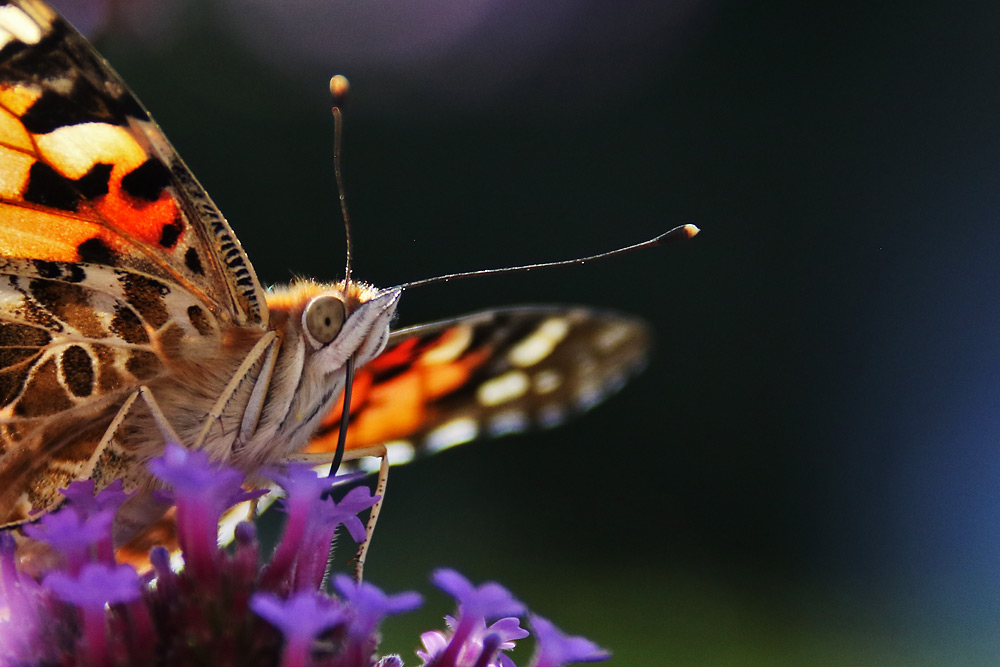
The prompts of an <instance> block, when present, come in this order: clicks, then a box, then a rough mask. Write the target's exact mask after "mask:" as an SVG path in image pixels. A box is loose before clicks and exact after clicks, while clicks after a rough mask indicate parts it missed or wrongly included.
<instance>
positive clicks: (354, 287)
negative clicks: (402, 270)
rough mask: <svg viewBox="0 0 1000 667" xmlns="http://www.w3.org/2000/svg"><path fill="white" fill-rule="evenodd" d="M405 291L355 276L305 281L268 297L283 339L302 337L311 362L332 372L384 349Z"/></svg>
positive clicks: (304, 350)
mask: <svg viewBox="0 0 1000 667" xmlns="http://www.w3.org/2000/svg"><path fill="white" fill-rule="evenodd" d="M401 293H402V290H400V289H399V288H390V289H378V288H376V287H373V286H371V285H368V284H365V283H359V282H354V281H351V282H350V283H348V284H347V285H346V287H345V284H344V283H343V282H340V283H335V284H322V283H316V282H312V281H302V282H298V283H295V284H293V285H290V286H288V287H283V288H279V289H277V290H275V291H272V292H271V293H270V294H269V295H268V299H267V302H268V308H269V309H270V310H271V316H272V318H275V319H274V325H276V326H275V328H276V329H277V330H278V331H279V332H282V334H283V337H284V338H285V340H286V341H291V340H293V339H298V341H301V342H302V349H303V353H304V356H305V358H306V359H307V360H308V361H309V363H308V364H307V366H312V367H314V368H316V369H317V370H321V371H324V372H326V373H330V372H332V371H335V370H337V369H339V368H341V367H342V366H343V365H344V364H345V363H346V362H347V359H348V358H349V357H351V356H352V355H353V356H354V358H355V363H357V364H358V365H361V364H364V363H365V362H367V361H369V360H371V359H372V358H374V357H375V356H376V355H378V353H379V352H381V351H382V349H383V348H384V347H385V344H386V341H387V340H388V339H389V324H390V322H391V321H392V318H393V316H394V315H395V314H396V306H397V304H398V303H399V296H400V294H401Z"/></svg>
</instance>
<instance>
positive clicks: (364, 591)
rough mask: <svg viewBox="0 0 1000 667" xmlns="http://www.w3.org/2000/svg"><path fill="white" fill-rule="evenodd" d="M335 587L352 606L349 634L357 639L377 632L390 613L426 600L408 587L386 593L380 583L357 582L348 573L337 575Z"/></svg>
mask: <svg viewBox="0 0 1000 667" xmlns="http://www.w3.org/2000/svg"><path fill="white" fill-rule="evenodd" d="M333 587H334V588H335V589H336V590H337V592H338V593H340V595H341V596H342V597H343V598H344V601H345V602H347V604H349V605H350V607H351V612H352V614H351V623H350V625H349V626H348V629H347V634H348V636H349V637H351V638H353V639H363V638H365V637H368V636H370V635H372V634H374V633H375V631H376V630H378V626H379V625H380V624H381V623H382V621H383V619H385V617H386V616H393V615H395V614H402V613H404V612H407V611H413V610H414V609H416V608H417V607H419V606H420V605H421V604H422V603H423V598H422V597H421V596H420V594H419V593H414V592H412V591H406V592H404V593H397V594H395V595H386V594H385V593H383V592H382V590H381V589H380V588H378V586H374V585H372V584H369V583H367V582H360V583H356V582H355V581H354V580H353V579H351V578H350V577H348V576H347V575H345V574H338V575H337V576H336V577H334V579H333Z"/></svg>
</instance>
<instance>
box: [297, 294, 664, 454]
mask: <svg viewBox="0 0 1000 667" xmlns="http://www.w3.org/2000/svg"><path fill="white" fill-rule="evenodd" d="M649 345H650V336H649V331H648V329H647V327H646V325H645V324H644V323H643V322H642V321H641V320H638V319H635V318H632V317H627V316H625V315H621V314H619V313H614V312H609V311H601V310H595V309H589V308H573V307H558V306H528V307H518V308H507V309H500V310H490V311H484V312H481V313H475V314H472V315H467V316H464V317H459V318H456V319H453V320H446V321H442V322H437V323H433V324H427V325H422V326H416V327H411V328H407V329H401V330H399V331H395V332H393V333H392V335H391V337H390V340H389V344H388V346H387V347H386V349H385V351H384V352H383V353H382V354H381V355H380V356H379V357H377V358H376V359H374V360H373V361H371V362H369V363H368V364H367V365H365V366H364V367H363V368H361V369H359V371H358V372H357V375H356V379H355V384H354V396H353V399H352V401H351V418H350V425H349V428H348V431H347V448H348V456H349V457H350V456H352V455H354V456H358V455H360V454H362V453H363V452H364V451H365V450H366V449H367V448H371V447H373V446H376V445H380V444H389V445H390V448H391V449H392V450H395V453H393V452H390V460H392V462H393V463H399V462H403V461H401V460H400V459H408V458H409V457H410V456H411V455H412V454H417V455H419V454H424V453H433V452H436V451H439V450H441V449H445V448H448V447H451V446H454V445H458V444H461V443H463V442H468V441H470V440H474V439H477V438H483V437H498V436H502V435H507V434H509V433H515V432H519V431H524V430H527V429H531V428H548V427H552V426H555V425H557V424H559V423H561V422H563V421H564V420H566V419H567V418H569V417H571V416H573V415H574V414H578V413H580V412H582V411H584V410H587V409H589V408H590V407H592V406H594V405H596V404H597V403H599V402H600V401H601V400H602V399H603V398H605V397H606V396H608V395H609V394H610V393H612V392H614V391H617V390H618V389H620V388H621V387H622V385H624V383H625V381H626V380H627V378H628V377H629V376H631V375H633V374H634V373H636V372H637V371H639V370H640V369H641V368H642V367H643V365H644V363H645V360H646V357H647V354H648V351H649ZM337 405H338V406H339V405H340V402H338V403H337ZM339 421H340V408H339V407H337V408H335V409H334V410H333V411H332V412H331V413H330V414H329V415H328V416H327V418H326V419H325V420H324V423H323V427H322V428H321V429H320V431H319V432H318V433H317V435H316V438H315V439H314V440H313V442H312V443H311V444H310V446H309V448H308V449H307V453H311V454H312V453H318V452H326V451H333V449H334V447H335V446H336V441H337V434H338V427H339Z"/></svg>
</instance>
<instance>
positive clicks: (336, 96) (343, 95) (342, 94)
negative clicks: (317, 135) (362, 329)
mask: <svg viewBox="0 0 1000 667" xmlns="http://www.w3.org/2000/svg"><path fill="white" fill-rule="evenodd" d="M350 89H351V84H350V83H348V81H347V77H345V76H343V75H341V74H337V75H336V76H334V77H333V78H332V79H330V95H332V96H333V107H332V109H331V111H332V112H333V173H334V176H335V177H336V179H337V197H338V198H339V199H340V215H341V217H343V218H344V236H345V238H346V240H347V262H346V265H345V267H344V292H345V294H346V292H347V284H348V283H349V282H350V281H351V217H350V216H349V215H348V214H347V197H346V195H345V194H344V176H343V174H342V173H341V171H340V151H341V143H342V141H341V138H342V136H343V133H344V115H343V114H342V113H341V111H340V107H342V106H343V105H344V102H346V101H347V93H348V92H349V91H350Z"/></svg>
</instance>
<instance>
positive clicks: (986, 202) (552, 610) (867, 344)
mask: <svg viewBox="0 0 1000 667" xmlns="http://www.w3.org/2000/svg"><path fill="white" fill-rule="evenodd" d="M59 4H60V5H62V7H63V9H64V10H65V11H66V12H67V13H68V14H69V15H70V16H71V17H73V18H74V19H75V20H76V21H77V22H79V23H80V25H81V26H82V27H84V28H86V29H87V30H88V31H89V32H90V34H92V35H94V36H95V38H96V40H97V43H98V45H99V47H100V48H101V50H102V51H103V52H104V53H105V54H106V55H107V57H108V58H109V59H110V60H111V61H112V63H113V64H114V65H115V66H116V67H117V68H118V69H119V70H120V71H121V73H122V74H123V75H124V76H125V78H126V80H128V81H129V83H130V84H131V86H132V87H133V88H134V90H135V91H136V92H137V94H138V95H139V96H140V98H141V99H142V100H143V101H144V102H145V103H146V105H147V106H148V107H149V108H150V109H151V110H152V112H153V113H154V115H155V116H156V117H157V119H158V120H159V121H160V123H161V124H162V125H163V127H164V128H165V130H166V132H167V134H168V135H169V136H170V137H171V138H172V140H173V142H174V143H175V145H176V146H177V148H178V150H179V151H180V152H181V154H182V155H183V156H184V157H185V158H186V160H187V161H188V163H189V164H190V166H191V167H192V169H193V170H194V172H195V173H196V174H197V175H198V177H199V178H200V179H201V181H202V182H203V184H204V185H205V186H206V187H207V189H208V190H209V191H210V192H211V194H212V195H213V197H214V198H215V200H216V202H217V203H218V204H219V205H220V207H221V208H222V210H223V211H224V212H226V214H227V216H228V217H229V219H230V221H231V222H232V224H233V226H234V227H235V229H236V230H237V232H238V234H239V236H240V238H241V239H242V241H243V243H244V246H245V247H246V249H247V251H248V253H249V255H250V257H251V258H252V260H253V261H254V263H255V265H256V267H257V270H258V273H259V275H260V276H261V278H262V279H263V280H265V281H267V282H283V281H286V280H288V279H289V278H291V277H292V276H293V275H311V276H317V277H320V278H326V279H334V278H336V277H338V275H339V272H340V271H341V270H342V264H343V260H342V258H343V251H344V249H343V236H342V232H341V228H340V222H339V214H338V212H337V208H336V198H335V197H336V195H335V190H334V188H333V186H332V167H331V147H330V145H331V133H332V132H331V122H330V119H329V114H328V105H329V102H328V99H327V92H326V82H327V80H328V78H329V76H330V75H331V74H334V73H338V72H339V73H344V74H346V75H348V76H349V77H350V79H351V81H352V83H353V85H354V88H353V97H352V99H351V103H350V106H349V108H348V120H347V131H346V155H345V167H344V169H345V174H346V178H347V189H348V200H349V203H350V207H351V211H352V215H353V219H354V223H355V228H354V235H355V241H356V248H355V252H356V272H357V275H358V276H360V277H364V278H366V279H368V280H370V281H372V282H374V283H376V284H379V285H391V284H396V283H399V282H403V281H406V280H412V279H416V278H422V277H426V276H430V275H435V274H440V273H445V272H450V271H458V270H465V269H476V268H483V267H491V266H503V265H509V264H515V263H523V262H531V261H544V260H551V259H558V258H565V257H573V256H577V255H581V254H588V253H592V252H596V251H600V250H604V249H608V248H611V247H615V246H618V245H624V244H628V243H632V242H635V241H639V240H642V239H645V238H648V237H651V236H653V235H655V234H657V233H659V232H660V231H663V230H665V229H667V228H669V227H672V226H674V225H675V224H679V223H682V222H695V223H697V224H698V225H699V226H701V228H702V230H703V232H702V234H701V235H700V236H699V237H698V238H697V239H695V240H693V241H692V242H690V243H686V244H683V245H678V246H672V247H670V248H666V249H662V250H659V251H647V252H643V253H639V254H635V255H631V256H627V257H620V258H617V259H614V260H609V261H607V262H604V263H599V264H593V265H588V266H585V267H582V268H571V269H565V270H560V271H556V272H548V273H534V272H533V273H530V274H527V275H516V276H503V277H497V278H492V279H485V280H480V281H478V282H466V283H464V284H463V283H459V284H455V285H447V286H438V287H434V288H427V289H425V290H416V291H414V292H412V293H407V294H406V297H405V300H404V302H403V304H402V306H401V308H400V312H401V315H402V320H401V323H403V324H410V323H417V322H421V321H426V320H430V319H435V318H439V317H446V316H449V315H454V314H457V313H462V312H467V311H471V310H476V309H481V308H485V307H490V306H497V305H505V304H512V303H532V302H570V303H588V304H594V305H600V306H613V307H615V308H619V309H622V310H625V311H629V312H633V313H637V314H639V315H641V316H642V317H644V318H646V319H647V320H649V321H650V322H651V323H652V325H653V327H654V328H655V331H656V334H657V338H658V347H657V351H656V354H655V356H654V357H653V359H652V361H651V363H650V365H649V368H648V370H647V371H646V372H645V374H643V375H642V376H641V377H640V378H638V379H636V380H635V381H634V382H633V383H631V384H630V385H629V386H628V387H627V388H626V389H625V390H624V391H623V392H622V393H621V394H619V395H617V396H615V397H614V398H613V399H611V400H610V401H608V403H606V404H605V405H602V406H601V407H600V408H599V409H597V410H596V411H594V412H592V413H590V414H588V415H586V416H585V417H584V418H582V419H580V420H578V421H576V422H574V423H572V424H569V425H567V426H566V427H564V428H560V429H558V430H554V431H550V432H544V433H539V434H532V435H525V436H519V437H512V438H508V439H505V440H500V441H495V442H488V443H477V444H476V445H470V446H468V447H463V448H459V449H456V450H452V451H449V452H447V453H446V454H443V455H441V456H440V457H436V458H433V459H428V460H425V461H422V462H419V463H416V464H413V465H411V466H407V467H404V468H398V469H396V470H395V471H394V472H393V474H392V476H391V481H390V490H389V497H388V500H387V502H386V507H385V512H384V514H383V518H382V520H381V523H380V524H379V530H378V533H377V535H376V537H375V542H374V544H373V551H372V555H371V559H370V561H369V569H368V577H369V578H370V579H371V580H372V581H374V582H376V583H378V584H379V585H381V586H383V587H384V588H386V589H388V590H390V591H398V590H402V589H409V588H413V587H418V588H420V589H421V590H422V591H423V592H425V593H428V594H429V595H430V599H429V601H428V604H427V605H426V606H425V608H424V610H423V611H422V612H421V613H419V614H416V615H413V616H412V617H410V618H403V619H399V620H396V621H393V622H390V623H389V624H388V626H387V628H386V646H387V647H389V648H391V649H394V650H397V651H400V652H401V653H403V655H404V657H406V658H408V662H415V659H414V658H413V657H412V649H413V647H414V646H415V645H416V643H417V633H418V632H419V631H421V630H426V629H429V628H431V627H438V626H440V616H441V615H442V614H443V613H446V612H447V611H450V609H449V607H448V602H447V600H446V599H445V598H444V597H443V596H441V595H435V594H434V593H433V592H431V591H429V588H430V587H429V586H428V585H427V584H426V575H427V573H428V572H429V571H430V570H431V569H432V568H434V567H437V566H441V565H449V566H453V567H457V568H459V569H460V570H462V571H463V572H464V573H466V574H467V575H469V576H470V577H472V578H473V579H476V580H482V579H497V580H500V581H502V582H503V583H505V584H506V585H508V586H509V587H510V588H512V589H513V590H514V591H515V592H516V593H517V594H518V595H520V596H521V597H522V598H523V599H524V600H525V601H526V602H527V603H528V604H529V605H530V606H532V607H533V608H534V609H536V610H537V611H538V612H539V613H541V614H543V615H547V616H549V617H551V618H552V619H554V620H555V621H556V622H557V623H558V624H560V625H561V626H562V627H564V628H565V629H567V630H569V631H572V632H574V633H580V634H584V635H587V636H589V637H591V638H593V639H595V640H596V641H598V642H599V643H601V644H602V645H604V646H607V647H609V648H611V649H612V650H613V651H614V652H615V654H616V658H615V662H614V663H613V664H619V665H730V664H731V665H802V664H809V665H827V664H828V665H893V664H896V665H976V664H983V665H985V664H995V663H996V657H997V655H1000V641H998V637H1000V575H998V564H1000V511H998V510H1000V485H998V480H1000V448H998V430H1000V416H998V414H1000V358H998V354H997V351H998V348H1000V336H998V331H1000V307H998V303H1000V301H998V296H1000V263H998V261H997V255H998V252H1000V225H998V221H1000V187H998V185H1000V182H998V181H1000V39H998V38H997V35H998V34H1000V4H996V3H945V2H921V1H914V2H910V3H905V4H901V5H896V9H892V8H890V7H889V4H892V3H885V4H882V3H862V2H836V3H830V2H813V3H796V2H780V1H777V0H762V1H758V2H739V1H733V0H717V1H711V0H702V1H699V0H684V1H681V2H671V1H669V0H666V1H665V0H659V1H654V0H648V1H633V2H621V3H608V2H600V1H598V0H548V1H546V2H537V1H533V0H512V1H502V0H473V1H470V0H433V1H428V2H422V3H398V4H400V5H404V4H405V5H406V6H396V4H397V3H385V2H355V1H351V2H349V1H346V0H301V1H299V2H275V1H267V2H265V1H264V0H257V1H251V0H228V1H223V0H215V1H212V2H205V1H202V2H172V3H170V4H169V5H165V4H164V3H157V2H153V1H152V0H150V1H149V2H138V1H135V2H127V1H125V0H120V1H119V2H116V3H113V5H114V6H113V7H112V6H111V5H110V4H108V5H105V4H102V3H97V2H80V3H77V4H76V5H75V6H73V3H72V2H69V1H68V0H67V2H64V3H59Z"/></svg>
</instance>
